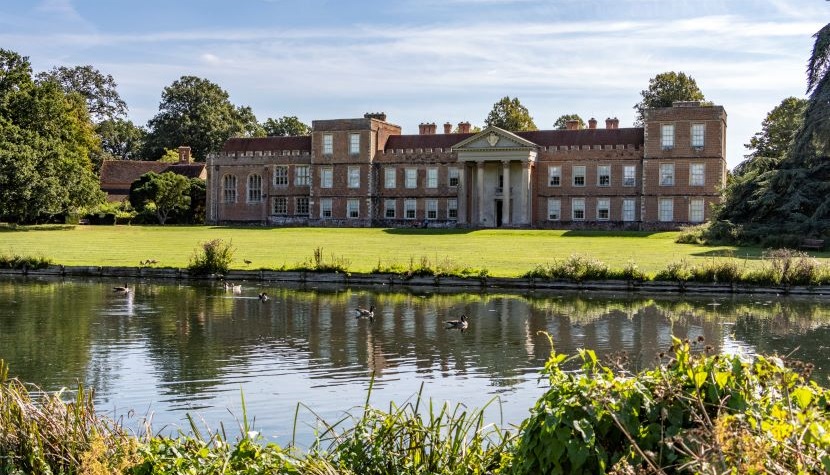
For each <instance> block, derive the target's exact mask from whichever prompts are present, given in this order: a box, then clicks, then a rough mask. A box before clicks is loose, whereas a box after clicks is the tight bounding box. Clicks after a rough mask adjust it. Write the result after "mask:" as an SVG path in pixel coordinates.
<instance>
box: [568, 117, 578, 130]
mask: <svg viewBox="0 0 830 475" xmlns="http://www.w3.org/2000/svg"><path fill="white" fill-rule="evenodd" d="M565 128H567V129H568V130H579V121H578V120H576V119H571V120H569V121H567V122H565Z"/></svg>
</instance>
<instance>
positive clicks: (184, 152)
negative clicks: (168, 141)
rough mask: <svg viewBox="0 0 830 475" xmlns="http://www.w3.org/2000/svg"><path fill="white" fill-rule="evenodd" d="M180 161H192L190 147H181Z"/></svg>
mask: <svg viewBox="0 0 830 475" xmlns="http://www.w3.org/2000/svg"><path fill="white" fill-rule="evenodd" d="M179 163H190V147H187V146H185V145H182V146H181V147H179Z"/></svg>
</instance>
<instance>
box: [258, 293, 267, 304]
mask: <svg viewBox="0 0 830 475" xmlns="http://www.w3.org/2000/svg"><path fill="white" fill-rule="evenodd" d="M259 299H260V300H261V301H263V302H267V301H268V294H266V293H265V292H261V293H260V294H259Z"/></svg>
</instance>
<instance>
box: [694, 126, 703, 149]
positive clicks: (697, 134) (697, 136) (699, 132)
mask: <svg viewBox="0 0 830 475" xmlns="http://www.w3.org/2000/svg"><path fill="white" fill-rule="evenodd" d="M705 130H706V126H705V125H704V124H692V147H693V148H697V149H701V148H703V141H704V139H705V136H704V134H705Z"/></svg>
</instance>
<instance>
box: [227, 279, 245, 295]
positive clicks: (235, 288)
mask: <svg viewBox="0 0 830 475" xmlns="http://www.w3.org/2000/svg"><path fill="white" fill-rule="evenodd" d="M224 285H225V290H226V291H228V290H229V291H231V292H233V293H235V294H238V293H241V292H242V285H241V284H236V285H234V284H232V283H230V282H225V283H224Z"/></svg>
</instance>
